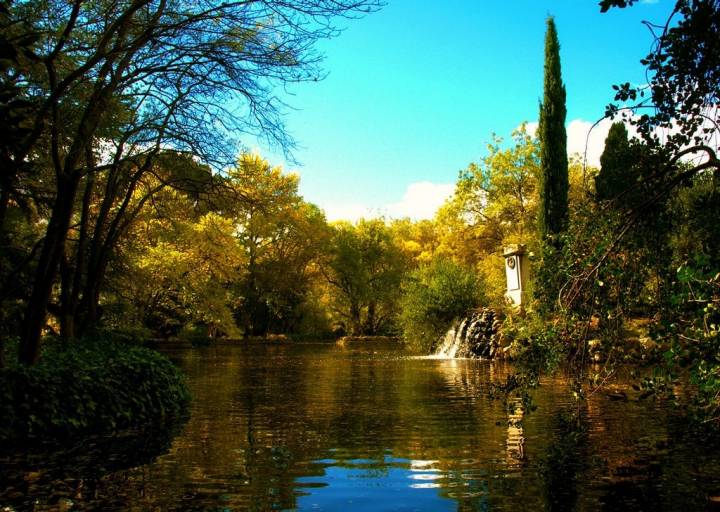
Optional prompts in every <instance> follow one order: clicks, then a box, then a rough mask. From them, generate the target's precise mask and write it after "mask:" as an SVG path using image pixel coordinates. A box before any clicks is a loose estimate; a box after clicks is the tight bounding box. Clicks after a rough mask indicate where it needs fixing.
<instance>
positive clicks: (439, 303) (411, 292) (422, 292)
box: [399, 257, 483, 353]
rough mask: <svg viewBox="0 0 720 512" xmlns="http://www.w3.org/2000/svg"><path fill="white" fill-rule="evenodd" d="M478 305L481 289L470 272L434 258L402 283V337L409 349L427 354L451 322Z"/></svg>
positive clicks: (444, 260)
mask: <svg viewBox="0 0 720 512" xmlns="http://www.w3.org/2000/svg"><path fill="white" fill-rule="evenodd" d="M482 302H483V290H482V285H481V283H480V282H479V280H478V278H477V276H476V274H475V273H474V272H473V271H472V270H471V269H469V268H467V267H464V266H462V265H459V264H457V263H455V262H453V261H452V260H449V259H446V258H441V257H438V258H435V259H434V260H433V261H431V262H430V263H428V264H424V265H421V266H420V267H419V268H418V269H416V270H414V271H412V272H411V273H410V274H409V276H408V277H407V279H406V280H405V282H404V285H403V296H402V299H401V301H400V316H399V322H400V327H401V329H402V332H403V337H404V338H405V340H406V341H407V343H408V344H409V346H411V347H412V348H413V349H415V350H417V351H418V352H422V353H429V352H430V351H431V350H432V349H433V347H434V346H435V344H436V343H437V341H438V339H439V338H440V336H441V335H442V334H443V333H444V332H445V331H447V329H448V328H449V327H450V324H451V323H452V321H453V320H455V319H457V318H459V317H462V316H464V315H465V314H467V313H468V311H469V310H471V309H472V308H474V307H477V306H478V305H479V304H481V303H482Z"/></svg>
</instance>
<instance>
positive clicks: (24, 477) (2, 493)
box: [0, 420, 183, 510]
mask: <svg viewBox="0 0 720 512" xmlns="http://www.w3.org/2000/svg"><path fill="white" fill-rule="evenodd" d="M182 425H183V420H178V421H177V422H175V423H173V424H170V425H155V426H150V427H147V428H145V429H143V430H133V431H124V432H121V433H117V434H115V435H114V436H112V437H106V438H102V437H89V438H84V439H83V440H82V441H81V442H79V443H78V444H76V445H74V446H67V447H65V448H63V449H58V448H53V449H47V450H45V451H42V452H40V451H38V450H37V449H35V448H31V449H30V450H29V451H27V450H26V451H22V452H19V453H17V454H15V455H5V456H3V457H2V458H0V462H1V463H2V471H0V504H2V505H3V506H7V507H12V508H10V509H9V510H13V509H17V510H30V509H32V510H36V509H44V508H45V507H63V506H64V507H72V506H74V505H75V504H81V505H82V507H81V508H85V506H90V507H91V508H95V509H103V508H111V507H115V508H117V507H118V506H121V507H122V506H123V504H124V499H123V498H124V496H123V494H122V493H117V492H108V490H109V489H110V488H113V487H115V486H114V485H113V480H114V481H124V480H127V475H128V470H129V468H133V467H136V466H140V465H144V464H149V463H152V462H153V461H154V460H155V459H156V458H157V457H158V456H160V455H162V454H164V453H166V452H167V451H168V449H169V448H170V445H171V443H172V440H173V438H174V437H175V436H176V435H177V434H178V432H179V431H180V428H181V427H182ZM108 475H113V476H108ZM3 510H4V509H3Z"/></svg>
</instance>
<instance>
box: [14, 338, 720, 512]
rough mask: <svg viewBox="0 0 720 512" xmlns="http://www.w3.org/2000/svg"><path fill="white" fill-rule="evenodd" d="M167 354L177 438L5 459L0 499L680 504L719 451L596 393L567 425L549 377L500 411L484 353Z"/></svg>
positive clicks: (204, 504) (220, 506)
mask: <svg viewBox="0 0 720 512" xmlns="http://www.w3.org/2000/svg"><path fill="white" fill-rule="evenodd" d="M169 355H170V356H171V358H172V359H173V360H175V361H176V362H177V363H178V364H179V365H180V366H181V367H182V369H183V371H184V372H185V373H186V375H187V376H188V380H189V383H190V387H191V389H192V393H193V396H194V400H193V403H192V411H191V413H192V414H191V417H190V419H189V421H188V422H187V424H185V425H184V426H183V427H182V430H180V433H179V434H178V435H177V436H176V437H175V438H174V439H173V438H171V437H167V436H165V437H163V436H162V435H160V436H157V437H158V438H157V439H155V438H154V437H152V438H148V437H142V438H140V439H139V440H138V439H135V440H133V439H131V438H128V439H126V440H121V441H120V443H119V444H120V445H121V449H120V450H119V451H121V452H124V455H122V456H120V455H117V453H116V454H115V455H114V456H113V455H109V454H108V453H112V452H113V450H114V451H115V452H117V451H118V447H117V446H115V448H113V447H111V448H109V449H108V448H102V449H101V448H98V449H97V452H96V453H93V454H92V455H91V456H90V457H89V458H90V459H92V460H90V461H88V460H87V459H88V456H83V455H77V454H76V453H74V454H70V455H67V454H60V455H55V456H53V457H49V456H45V457H39V458H35V459H34V460H31V461H30V462H29V463H28V462H27V461H26V462H25V463H24V464H25V466H23V465H22V464H16V463H10V462H8V461H6V462H8V463H7V468H8V471H7V473H6V475H5V476H4V477H0V510H3V507H4V506H7V507H9V508H8V510H24V509H34V510H53V509H62V510H258V511H262V510H303V511H305V510H313V511H314V510H340V511H343V512H351V511H357V510H363V511H383V510H388V511H394V510H397V511H444V510H453V511H454V510H461V511H465V510H468V511H470V510H473V511H474V510H478V511H485V510H513V511H525V510H612V511H616V510H653V511H654V510H685V511H691V510H715V509H714V508H713V507H714V506H715V502H714V501H713V500H714V499H718V500H720V498H717V497H718V496H720V454H719V453H718V450H717V446H716V445H710V444H708V443H707V442H705V441H704V440H703V439H698V438H697V436H693V435H690V434H689V433H688V431H687V430H686V429H685V428H683V427H682V426H681V424H680V423H679V422H678V421H676V419H674V418H673V416H672V414H671V411H670V409H669V408H667V407H665V406H663V405H662V404H657V403H653V402H649V403H647V402H639V401H635V400H629V401H617V400H612V399H611V398H610V397H608V396H607V395H605V394H597V395H595V396H593V397H592V398H591V399H590V400H589V401H588V405H587V407H586V408H584V409H583V410H582V411H581V418H582V422H581V428H580V429H579V430H578V429H573V428H569V426H568V422H567V421H566V420H564V419H563V418H567V417H568V416H567V415H568V411H573V410H574V409H573V402H572V399H571V397H570V395H569V393H568V391H567V386H566V384H565V383H563V382H562V381H561V380H560V379H555V380H548V381H545V382H544V383H543V385H542V387H541V388H540V389H539V390H538V391H537V392H536V395H535V399H536V403H537V405H538V409H537V410H535V411H534V412H532V413H531V414H524V415H523V414H521V412H520V411H515V414H512V415H510V416H509V415H508V412H507V408H506V407H505V406H504V404H503V403H502V402H501V401H499V400H491V399H489V398H488V396H487V391H488V385H489V383H490V382H499V381H500V380H502V379H503V378H504V375H505V372H506V371H507V370H506V369H504V368H503V367H502V366H501V365H497V364H490V363H487V362H480V361H471V360H436V359H435V360H433V359H422V358H409V357H405V356H403V354H402V353H401V352H398V351H394V350H383V349H379V348H376V349H367V348H365V349H362V348H351V349H342V348H338V347H335V346H329V345H322V344H307V345H294V346H289V345H284V346H283V345H262V346H261V345H253V346H250V347H246V348H243V347H227V346H220V347H209V348H202V349H187V350H179V351H174V352H171V353H169ZM620 385H622V383H621V384H620ZM573 424H574V423H573ZM103 449H104V450H105V452H103ZM108 450H109V451H108ZM83 457H85V458H84V459H83ZM98 459H100V460H98ZM78 460H86V462H87V463H86V464H85V466H83V464H79V463H78V462H77V461H78ZM8 475H9V476H8Z"/></svg>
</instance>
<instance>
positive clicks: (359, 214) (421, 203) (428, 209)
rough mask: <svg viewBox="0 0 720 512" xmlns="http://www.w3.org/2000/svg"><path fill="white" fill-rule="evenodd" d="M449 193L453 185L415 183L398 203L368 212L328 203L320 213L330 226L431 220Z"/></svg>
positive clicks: (359, 206) (355, 206) (358, 205)
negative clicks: (342, 222) (363, 221)
mask: <svg viewBox="0 0 720 512" xmlns="http://www.w3.org/2000/svg"><path fill="white" fill-rule="evenodd" d="M453 192H455V185H454V184H453V183H432V182H430V181H419V182H416V183H411V184H410V185H408V187H407V189H406V190H405V193H404V194H403V196H402V199H400V201H398V202H396V203H390V204H388V205H387V206H384V207H381V208H370V207H368V206H366V205H364V204H362V203H342V204H340V203H335V204H332V203H331V204H325V205H323V209H324V210H325V216H326V217H327V219H328V220H329V221H331V222H332V221H336V220H347V221H350V222H357V221H358V220H360V219H362V218H365V219H369V218H376V217H388V218H392V219H401V218H405V217H409V218H410V219H412V220H422V219H431V218H433V216H434V215H435V213H436V212H437V210H438V208H440V206H442V205H443V203H444V202H445V201H446V200H447V199H448V198H449V197H450V196H451V195H452V194H453Z"/></svg>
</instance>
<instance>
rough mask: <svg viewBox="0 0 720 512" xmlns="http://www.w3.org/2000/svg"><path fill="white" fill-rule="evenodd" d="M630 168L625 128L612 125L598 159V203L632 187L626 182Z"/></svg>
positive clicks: (596, 181) (596, 190)
mask: <svg viewBox="0 0 720 512" xmlns="http://www.w3.org/2000/svg"><path fill="white" fill-rule="evenodd" d="M630 167H631V161H630V142H629V141H628V131H627V128H625V125H624V124H623V123H621V122H617V123H613V124H612V126H611V127H610V131H609V132H608V136H607V138H606V139H605V149H604V150H603V154H602V156H601V157H600V173H599V174H598V175H597V177H596V178H595V198H596V199H597V200H598V201H607V200H610V199H615V198H616V197H617V196H619V195H620V194H621V193H622V192H624V191H625V189H627V188H628V186H630V185H632V183H629V182H628V178H629V174H630V173H629V172H628V170H629V168H630Z"/></svg>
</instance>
